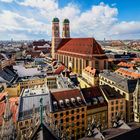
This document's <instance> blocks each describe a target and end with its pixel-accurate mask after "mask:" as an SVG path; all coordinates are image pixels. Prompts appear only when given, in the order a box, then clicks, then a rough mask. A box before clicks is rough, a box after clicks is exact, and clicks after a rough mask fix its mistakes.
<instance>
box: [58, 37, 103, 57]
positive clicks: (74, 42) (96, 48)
mask: <svg viewBox="0 0 140 140" xmlns="http://www.w3.org/2000/svg"><path fill="white" fill-rule="evenodd" d="M57 53H67V54H69V55H78V56H81V57H82V56H83V57H90V58H92V57H94V56H98V55H101V56H104V55H105V53H104V51H103V49H102V48H101V46H100V45H99V44H98V43H97V41H96V40H95V39H94V38H69V39H62V40H61V42H60V44H59V46H58V50H57ZM105 59H106V58H105Z"/></svg>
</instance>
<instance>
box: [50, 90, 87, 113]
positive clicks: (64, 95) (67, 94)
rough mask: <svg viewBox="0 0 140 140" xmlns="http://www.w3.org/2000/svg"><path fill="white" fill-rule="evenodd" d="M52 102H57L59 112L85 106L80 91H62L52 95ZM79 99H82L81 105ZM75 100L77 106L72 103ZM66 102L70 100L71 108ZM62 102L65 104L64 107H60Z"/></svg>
mask: <svg viewBox="0 0 140 140" xmlns="http://www.w3.org/2000/svg"><path fill="white" fill-rule="evenodd" d="M51 97H52V102H53V103H54V102H57V106H58V110H66V109H69V108H77V107H81V106H85V101H84V98H83V96H82V94H81V92H80V90H79V89H69V90H68V89H66V90H61V91H55V92H53V93H51ZM77 97H78V98H80V99H81V102H80V103H79V102H78V100H77ZM73 99H74V100H75V104H73V103H72V100H73ZM66 100H69V106H68V105H67V104H66ZM60 101H62V102H63V103H64V107H61V106H60ZM53 110H54V111H57V110H55V107H54V105H53Z"/></svg>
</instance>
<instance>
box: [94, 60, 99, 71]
mask: <svg viewBox="0 0 140 140" xmlns="http://www.w3.org/2000/svg"><path fill="white" fill-rule="evenodd" d="M95 69H99V61H97V60H96V61H95Z"/></svg>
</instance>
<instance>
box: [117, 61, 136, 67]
mask: <svg viewBox="0 0 140 140" xmlns="http://www.w3.org/2000/svg"><path fill="white" fill-rule="evenodd" d="M118 66H121V67H127V68H129V67H134V66H135V65H134V64H132V63H127V62H120V63H119V64H118Z"/></svg>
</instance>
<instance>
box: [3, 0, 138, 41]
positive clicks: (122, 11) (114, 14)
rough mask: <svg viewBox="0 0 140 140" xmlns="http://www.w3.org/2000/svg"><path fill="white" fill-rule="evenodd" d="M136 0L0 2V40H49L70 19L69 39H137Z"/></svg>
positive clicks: (20, 0) (10, 0) (6, 0)
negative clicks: (55, 25) (53, 23)
mask: <svg viewBox="0 0 140 140" xmlns="http://www.w3.org/2000/svg"><path fill="white" fill-rule="evenodd" d="M139 5H140V0H134V1H132V0H0V19H1V24H0V40H7V39H11V38H13V39H15V40H24V39H46V40H47V39H51V21H52V18H53V17H55V16H57V17H58V18H59V19H60V30H61V29H62V21H63V19H64V18H69V19H70V27H71V36H72V37H95V38H96V39H104V38H107V39H139V37H140V6H139Z"/></svg>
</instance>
